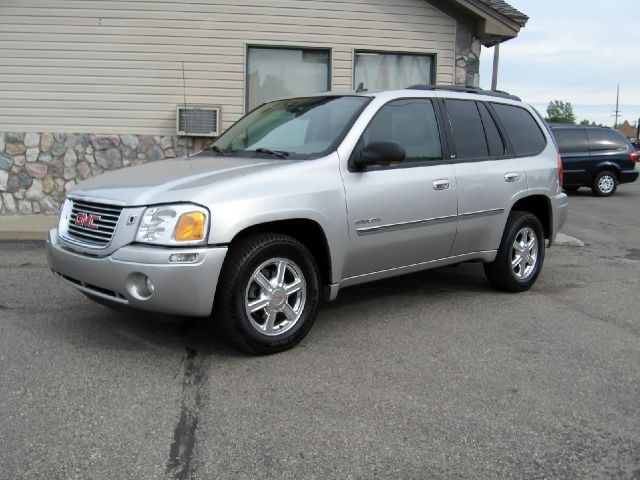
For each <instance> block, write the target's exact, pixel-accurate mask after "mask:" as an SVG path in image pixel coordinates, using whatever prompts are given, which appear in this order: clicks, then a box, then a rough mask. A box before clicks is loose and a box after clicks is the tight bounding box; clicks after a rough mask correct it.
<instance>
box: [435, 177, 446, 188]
mask: <svg viewBox="0 0 640 480" xmlns="http://www.w3.org/2000/svg"><path fill="white" fill-rule="evenodd" d="M449 185H450V184H449V180H447V179H446V178H444V179H442V180H436V181H435V182H433V189H434V190H448V189H449Z"/></svg>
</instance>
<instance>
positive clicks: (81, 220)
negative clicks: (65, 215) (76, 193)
mask: <svg viewBox="0 0 640 480" xmlns="http://www.w3.org/2000/svg"><path fill="white" fill-rule="evenodd" d="M72 202H73V204H72V207H71V214H70V215H69V225H68V229H67V232H66V236H67V237H69V238H70V239H71V240H74V241H76V242H79V243H83V244H86V245H88V246H90V247H106V246H107V245H109V243H111V239H112V238H113V234H114V233H115V230H116V226H117V225H118V220H119V219H120V214H121V213H122V207H117V206H114V205H105V204H101V203H93V202H85V201H80V200H72Z"/></svg>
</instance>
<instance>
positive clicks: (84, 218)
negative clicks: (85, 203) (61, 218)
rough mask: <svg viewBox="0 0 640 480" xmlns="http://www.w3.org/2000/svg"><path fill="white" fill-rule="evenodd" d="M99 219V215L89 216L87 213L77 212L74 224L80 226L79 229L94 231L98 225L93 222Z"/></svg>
mask: <svg viewBox="0 0 640 480" xmlns="http://www.w3.org/2000/svg"><path fill="white" fill-rule="evenodd" d="M100 218H102V217H100V215H89V214H88V213H84V212H78V213H77V214H76V221H75V224H76V225H80V226H81V227H86V228H94V229H95V228H98V225H96V224H95V223H93V222H95V221H98V220H100Z"/></svg>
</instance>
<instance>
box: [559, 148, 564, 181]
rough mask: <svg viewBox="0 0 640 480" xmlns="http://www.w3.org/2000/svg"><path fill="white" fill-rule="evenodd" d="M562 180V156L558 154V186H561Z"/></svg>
mask: <svg viewBox="0 0 640 480" xmlns="http://www.w3.org/2000/svg"><path fill="white" fill-rule="evenodd" d="M563 180H564V179H563V172H562V157H561V156H560V155H558V181H559V182H560V186H562V182H563Z"/></svg>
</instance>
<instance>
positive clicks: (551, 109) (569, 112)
mask: <svg viewBox="0 0 640 480" xmlns="http://www.w3.org/2000/svg"><path fill="white" fill-rule="evenodd" d="M575 121H576V116H575V115H574V113H573V107H572V106H571V102H563V101H562V100H553V101H552V102H549V106H548V107H547V122H554V123H574V122H575Z"/></svg>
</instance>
